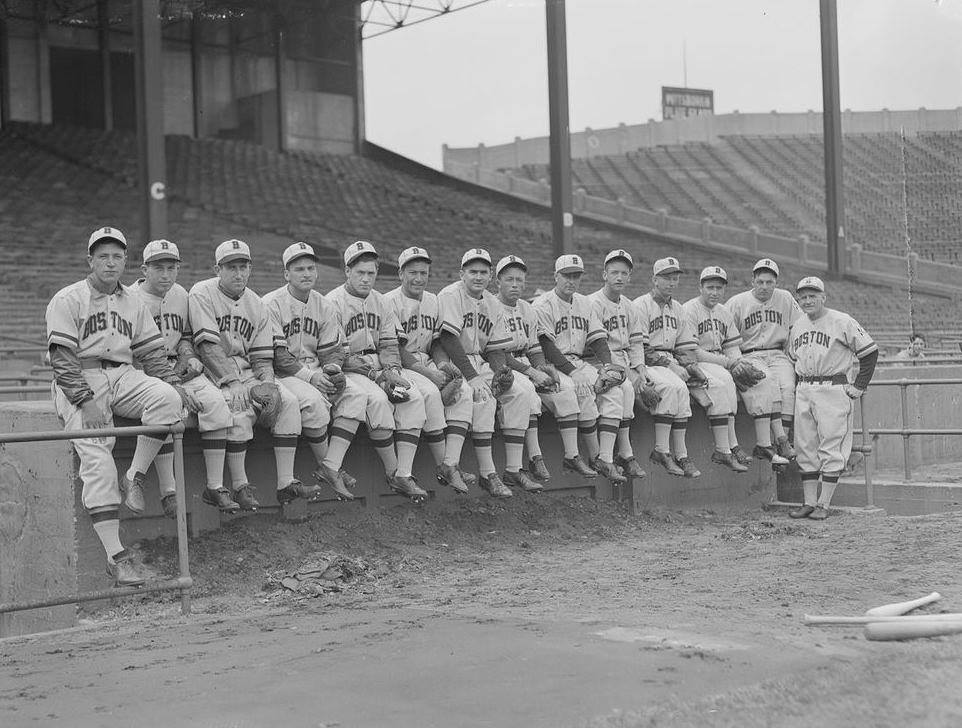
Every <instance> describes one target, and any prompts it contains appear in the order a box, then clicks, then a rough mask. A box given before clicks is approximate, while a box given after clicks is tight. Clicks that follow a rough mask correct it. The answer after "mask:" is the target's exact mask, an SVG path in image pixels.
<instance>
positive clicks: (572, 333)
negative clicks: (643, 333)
mask: <svg viewBox="0 0 962 728" xmlns="http://www.w3.org/2000/svg"><path fill="white" fill-rule="evenodd" d="M554 270H555V274H554V279H555V287H554V288H553V289H552V290H550V291H548V292H546V293H544V294H542V295H541V296H539V297H538V298H537V299H535V301H534V308H535V310H536V311H537V312H538V324H539V326H540V330H539V340H540V342H541V348H542V349H543V351H544V355H545V358H546V359H547V360H548V361H549V362H550V363H551V364H553V365H554V366H555V367H556V368H557V369H558V372H559V376H560V377H561V382H562V385H561V386H562V389H564V388H566V387H568V386H573V387H574V389H575V393H576V394H577V395H578V404H579V405H580V411H579V412H578V414H577V420H578V432H579V434H580V435H581V436H582V437H583V438H584V440H585V443H586V444H587V448H588V457H589V460H590V463H591V466H590V467H587V466H586V464H585V463H584V462H583V461H582V460H581V457H580V456H579V455H578V454H577V452H578V451H577V446H576V445H575V446H574V448H572V445H571V434H570V433H566V432H565V430H566V429H570V425H569V426H568V427H565V428H564V429H561V436H562V441H563V443H564V449H565V458H564V460H563V464H562V468H563V469H564V470H569V471H571V472H575V473H578V474H580V475H583V476H585V477H589V478H590V477H593V476H592V472H594V473H596V474H597V473H601V474H602V475H604V476H605V477H606V478H608V480H609V481H610V482H612V483H614V484H621V483H624V482H626V478H625V476H624V473H622V471H621V468H619V467H618V466H617V465H615V462H614V450H615V443H616V442H617V440H618V428H619V426H620V424H621V421H622V419H623V418H624V405H625V403H624V395H623V393H622V390H621V388H620V386H612V385H609V384H604V385H603V386H602V382H603V379H602V373H601V370H599V369H598V368H597V367H595V366H593V365H592V364H591V362H590V361H588V360H587V359H597V360H598V361H600V362H601V364H602V365H603V366H604V365H608V366H611V365H612V361H611V351H609V349H608V335H607V334H606V333H605V329H604V327H603V326H602V324H601V319H600V318H599V317H598V313H597V310H596V309H595V307H594V306H593V305H592V303H591V301H590V300H589V299H588V297H587V296H583V295H582V294H580V293H578V288H580V286H581V279H582V277H583V276H584V271H585V264H584V261H583V260H582V259H581V256H580V255H562V256H560V257H559V258H558V259H557V260H555V266H554ZM615 366H616V368H615V369H614V371H620V374H621V378H622V379H624V376H625V373H624V370H621V369H620V367H617V365H615ZM565 377H567V378H568V380H570V382H571V384H570V385H569V382H568V381H566V380H565ZM619 384H620V383H619ZM545 404H546V405H548V406H549V407H551V406H552V405H551V403H550V402H548V401H546V402H545ZM560 428H561V423H559V429H560ZM566 435H567V437H568V440H565V437H566Z"/></svg>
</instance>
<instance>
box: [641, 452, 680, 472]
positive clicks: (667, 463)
mask: <svg viewBox="0 0 962 728" xmlns="http://www.w3.org/2000/svg"><path fill="white" fill-rule="evenodd" d="M648 459H649V460H650V461H651V462H653V463H654V464H655V465H660V466H661V467H663V468H664V469H665V470H667V471H668V474H669V475H674V476H676V477H679V478H680V477H682V476H683V475H684V474H685V471H684V470H682V469H681V468H679V467H678V463H676V462H675V459H674V458H673V457H672V456H671V453H667V452H662V451H661V450H652V451H651V455H649V456H648Z"/></svg>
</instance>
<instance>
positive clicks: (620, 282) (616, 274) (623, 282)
mask: <svg viewBox="0 0 962 728" xmlns="http://www.w3.org/2000/svg"><path fill="white" fill-rule="evenodd" d="M601 277H602V278H603V279H604V281H605V286H606V287H607V288H608V289H609V290H611V291H614V292H616V293H622V292H623V291H624V290H625V286H627V285H628V282H629V281H630V280H631V268H630V267H629V266H628V264H627V263H626V262H624V261H623V260H613V261H611V262H610V263H608V265H606V266H605V272H604V273H603V274H602V276H601Z"/></svg>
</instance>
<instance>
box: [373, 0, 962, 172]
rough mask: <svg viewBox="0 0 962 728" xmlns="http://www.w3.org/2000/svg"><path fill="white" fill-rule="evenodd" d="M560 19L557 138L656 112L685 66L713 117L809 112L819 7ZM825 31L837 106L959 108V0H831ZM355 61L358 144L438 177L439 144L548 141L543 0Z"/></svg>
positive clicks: (730, 3) (632, 7)
mask: <svg viewBox="0 0 962 728" xmlns="http://www.w3.org/2000/svg"><path fill="white" fill-rule="evenodd" d="M432 2H433V0H432ZM424 4H431V3H424ZM566 13H567V28H568V78H569V113H570V127H571V129H572V131H577V130H582V129H584V128H586V127H592V128H594V129H600V128H605V127H611V126H617V125H618V124H619V123H621V122H624V123H626V124H638V123H643V122H645V121H647V120H648V119H660V118H661V87H662V86H663V85H664V86H681V85H683V83H684V69H685V66H686V65H687V77H688V86H689V87H695V88H708V89H713V90H714V92H715V113H719V114H721V113H729V112H732V111H735V110H738V111H741V112H743V113H748V112H768V111H772V110H777V111H782V112H794V111H806V110H808V109H814V110H821V106H822V95H821V58H820V38H819V16H818V14H819V1H818V0H765V1H763V0H567V5H566ZM838 25H839V69H840V71H839V74H840V89H841V103H842V108H843V109H853V110H856V111H867V110H878V109H882V108H888V109H915V108H919V107H922V106H924V107H926V108H929V109H937V108H957V107H960V106H962V0H941V2H936V0H838ZM683 51H684V52H683ZM363 52H364V75H365V114H366V127H367V136H368V139H370V140H371V141H372V142H375V143H377V144H380V145H382V146H385V147H387V148H389V149H393V150H395V151H397V152H399V153H401V154H404V155H406V156H408V157H411V158H413V159H416V160H418V161H420V162H423V163H425V164H429V165H431V166H434V167H438V168H439V167H440V165H441V145H442V144H444V143H447V144H449V145H450V146H454V147H459V146H474V145H477V144H478V143H479V142H483V143H485V144H488V145H493V144H501V143H505V142H509V141H511V140H513V139H514V138H515V136H520V137H532V136H543V135H546V134H547V133H548V90H547V75H546V74H547V70H546V69H547V61H546V55H547V50H546V40H545V4H544V0H490V2H488V3H486V4H484V5H480V6H476V7H473V8H469V9H467V10H464V11H461V12H457V13H452V14H450V15H447V16H444V17H441V18H437V19H435V20H431V21H429V22H426V23H422V24H420V25H417V26H412V27H410V28H404V29H401V30H398V31H395V32H391V33H387V34H386V35H382V36H379V37H377V38H372V39H369V40H367V41H365V43H364V51H363ZM683 59H687V64H686V63H685V60H683Z"/></svg>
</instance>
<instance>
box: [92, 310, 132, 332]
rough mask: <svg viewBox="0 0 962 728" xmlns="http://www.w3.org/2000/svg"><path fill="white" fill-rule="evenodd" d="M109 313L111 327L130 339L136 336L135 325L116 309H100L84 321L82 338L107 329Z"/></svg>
mask: <svg viewBox="0 0 962 728" xmlns="http://www.w3.org/2000/svg"><path fill="white" fill-rule="evenodd" d="M108 313H109V314H110V328H112V329H113V330H114V331H116V332H118V333H119V334H120V335H121V336H126V337H127V338H128V339H132V338H134V325H133V324H132V323H131V322H130V321H128V320H127V319H125V318H123V317H121V315H120V314H119V313H117V312H116V311H98V312H97V313H95V314H93V315H92V316H90V317H89V318H88V319H87V320H86V321H84V326H83V333H82V334H80V338H81V339H86V338H87V337H88V336H93V335H94V334H96V333H97V332H99V331H106V330H107V314H108Z"/></svg>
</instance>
